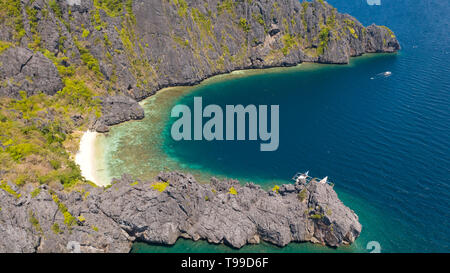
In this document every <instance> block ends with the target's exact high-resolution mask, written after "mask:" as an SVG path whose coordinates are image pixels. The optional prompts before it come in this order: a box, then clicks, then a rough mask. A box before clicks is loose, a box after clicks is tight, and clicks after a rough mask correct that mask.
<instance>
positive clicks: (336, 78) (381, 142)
mask: <svg viewBox="0 0 450 273" xmlns="http://www.w3.org/2000/svg"><path fill="white" fill-rule="evenodd" d="M329 2H330V3H331V4H333V5H335V6H336V7H337V8H338V10H341V11H343V12H348V13H350V14H352V15H354V16H355V17H356V18H358V19H359V20H360V21H362V22H363V24H365V25H369V24H371V23H372V22H375V23H378V24H384V25H389V26H390V27H391V28H392V29H393V31H394V32H395V33H396V35H397V36H398V37H399V39H400V42H401V45H402V51H401V52H400V53H399V54H397V55H376V56H363V57H359V58H355V59H352V60H351V62H350V64H349V65H344V66H335V65H315V64H302V65H300V66H299V67H294V68H289V69H270V70H267V71H258V72H252V71H246V72H240V71H239V72H234V73H232V74H231V75H228V76H218V77H215V78H213V79H210V80H207V81H205V82H204V83H202V84H201V85H199V86H196V87H193V88H182V87H177V88H171V89H167V90H164V91H162V92H159V93H157V94H156V95H155V96H153V97H150V98H148V99H146V100H145V101H143V102H142V105H143V107H144V108H145V112H146V118H145V119H144V120H142V121H136V122H128V123H125V124H120V125H118V126H115V127H113V128H112V130H111V132H110V133H109V134H108V135H106V136H101V137H100V138H98V140H97V141H98V142H99V145H98V147H101V150H102V152H100V153H99V159H104V160H101V161H103V162H104V164H101V165H102V166H99V167H98V169H99V172H101V173H103V174H104V176H105V177H107V178H110V177H117V176H120V175H121V174H122V173H130V174H132V175H134V176H136V177H139V178H143V179H150V178H152V177H153V176H154V175H156V174H157V173H158V172H159V171H164V170H173V169H176V170H180V171H186V172H191V173H193V174H194V175H195V176H196V177H197V179H198V180H200V181H204V182H207V181H208V180H209V178H210V177H211V176H212V175H214V176H219V177H228V178H237V179H239V180H240V181H241V182H243V183H245V182H246V181H253V182H255V183H258V184H260V185H262V186H263V187H265V188H271V187H273V186H274V185H275V184H281V183H283V182H284V183H285V182H288V181H289V179H290V178H291V177H292V175H293V174H294V173H296V172H297V171H306V170H310V174H311V175H313V176H317V177H324V176H329V177H330V179H331V180H332V181H333V182H335V184H336V186H335V189H336V191H337V192H338V195H339V198H340V199H341V200H342V201H343V202H344V203H345V204H346V205H347V206H349V207H350V208H352V209H353V210H354V211H355V212H356V213H357V214H358V215H359V217H360V222H361V224H362V225H363V230H362V233H361V237H360V238H358V239H357V240H356V241H355V243H354V244H353V245H351V246H348V247H342V248H339V249H337V250H335V249H330V248H325V247H321V246H316V245H311V244H289V245H288V246H286V247H284V248H278V247H275V246H272V245H270V244H266V243H263V244H260V245H251V246H246V247H244V248H242V249H240V250H234V249H231V248H229V247H227V246H224V245H211V244H208V243H207V242H204V241H198V242H193V241H190V240H184V239H179V240H178V241H177V243H176V244H175V245H174V246H158V245H148V244H143V243H137V244H135V245H134V247H133V251H135V252H336V251H338V252H354V251H357V252H369V250H368V249H366V247H367V245H368V243H369V242H371V241H376V242H379V244H380V246H381V252H436V251H442V252H449V251H450V234H449V230H450V223H449V221H448V219H450V215H449V213H448V204H449V203H450V177H449V173H450V169H449V166H450V157H449V155H450V144H449V141H448V135H450V113H449V111H448V105H449V102H450V76H449V75H450V71H449V67H448V63H449V62H450V54H449V53H448V52H450V49H449V47H448V45H449V44H450V40H449V39H450V37H449V36H448V33H446V32H445V31H444V30H445V29H446V28H445V27H443V26H445V25H448V24H449V17H448V16H447V14H448V12H450V11H449V10H448V8H449V7H448V5H443V4H440V3H441V2H438V1H432V2H433V5H428V4H426V3H424V2H423V1H412V2H411V1H403V0H402V1H384V2H383V3H382V5H381V6H368V5H366V4H365V3H363V2H364V1H358V2H357V1H338V0H336V1H329ZM424 10H426V12H425V13H424V12H423V11H424ZM424 22H426V23H424ZM424 37H427V38H426V39H425V38H424ZM386 71H390V72H392V75H391V76H390V77H387V78H385V77H379V78H378V77H375V76H376V75H378V74H380V73H383V72H386ZM371 78H375V79H373V80H372V79H371ZM194 96H202V98H203V101H204V103H205V104H218V105H221V106H224V105H227V104H231V105H236V104H243V105H246V104H265V105H274V104H276V105H280V141H279V144H280V145H279V148H278V150H277V151H276V152H271V153H269V154H264V153H261V152H260V151H259V149H258V143H254V142H245V141H244V142H238V143H226V142H223V143H220V145H217V143H214V142H208V141H195V142H193V141H192V142H183V141H181V142H176V141H173V140H172V139H171V137H170V128H171V126H172V123H171V122H170V109H171V108H172V107H173V106H174V105H176V104H180V103H181V104H185V105H189V106H192V102H193V97H194ZM285 117H292V118H289V119H285ZM287 124H295V126H288V125H287Z"/></svg>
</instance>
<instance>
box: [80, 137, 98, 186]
mask: <svg viewBox="0 0 450 273" xmlns="http://www.w3.org/2000/svg"><path fill="white" fill-rule="evenodd" d="M96 136H97V133H96V132H92V131H86V132H85V133H84V134H83V136H82V137H81V141H80V149H79V150H78V153H77V154H76V156H75V162H76V163H77V164H78V165H80V169H81V174H82V175H83V176H84V177H85V178H86V179H87V180H90V181H92V182H94V183H95V184H96V185H98V186H104V185H103V184H102V183H101V182H100V181H99V180H98V179H96V176H95V172H96V169H95V138H96Z"/></svg>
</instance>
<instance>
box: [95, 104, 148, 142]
mask: <svg viewBox="0 0 450 273" xmlns="http://www.w3.org/2000/svg"><path fill="white" fill-rule="evenodd" d="M101 105H102V116H101V117H100V118H98V119H97V120H96V121H95V122H94V124H93V125H92V128H91V129H93V130H95V131H97V132H99V133H106V132H108V131H109V127H108V126H111V125H116V124H119V123H122V122H125V121H128V120H139V119H143V118H144V109H142V107H141V106H140V105H139V103H137V102H136V101H135V100H133V99H132V98H130V97H126V96H110V97H104V98H102V99H101Z"/></svg>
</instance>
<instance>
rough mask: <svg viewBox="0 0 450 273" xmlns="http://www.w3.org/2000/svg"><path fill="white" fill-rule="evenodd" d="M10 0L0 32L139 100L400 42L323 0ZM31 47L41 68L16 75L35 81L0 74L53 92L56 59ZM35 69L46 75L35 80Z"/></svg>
mask: <svg viewBox="0 0 450 273" xmlns="http://www.w3.org/2000/svg"><path fill="white" fill-rule="evenodd" d="M12 2H14V3H13V4H14V5H16V6H18V8H22V9H23V11H19V12H17V14H16V15H15V16H16V17H15V18H9V20H13V19H17V18H20V19H22V20H23V22H24V23H23V25H16V26H13V25H11V24H9V23H8V17H5V19H4V20H3V21H1V20H0V22H1V23H0V30H1V31H0V33H1V34H0V40H3V41H11V42H13V43H14V44H18V46H21V47H23V48H25V47H27V46H28V45H31V46H34V48H35V49H36V50H38V51H43V52H47V53H49V54H47V55H46V56H51V55H52V54H53V55H54V56H55V57H58V58H64V60H63V62H62V63H59V64H58V65H60V66H62V67H69V66H77V65H83V64H86V65H87V66H88V67H89V69H91V70H93V71H95V73H97V75H99V76H101V77H102V78H103V79H102V84H103V88H104V89H106V90H110V91H109V93H111V92H112V93H115V94H122V95H126V96H129V97H131V98H133V99H135V100H138V101H139V100H141V99H143V98H146V97H148V96H150V95H152V94H154V93H155V92H156V91H157V90H159V89H161V88H163V87H166V86H175V85H192V84H195V83H198V82H200V81H201V80H203V79H205V78H207V77H210V76H213V75H216V74H220V73H226V72H230V71H233V70H237V69H246V68H264V67H274V66H290V65H296V64H298V63H301V62H321V63H339V64H343V63H348V61H349V58H350V57H352V56H359V55H362V54H364V53H369V52H395V51H397V50H398V49H399V48H400V46H399V43H398V41H397V40H396V38H395V36H394V34H393V33H392V31H390V30H389V29H388V28H386V27H380V26H375V25H372V26H369V27H367V28H365V27H363V26H362V25H361V24H360V23H359V22H358V21H357V20H356V19H355V18H353V17H351V16H350V15H347V14H341V13H339V12H337V10H336V9H334V8H333V7H332V6H330V5H329V4H328V3H326V2H324V1H323V0H319V1H313V2H303V3H300V2H299V1H297V0H284V1H274V0H260V1H231V0H222V1H219V0H206V1H194V0H177V1H175V0H170V1H169V0H119V1H106V0H102V1H100V0H95V1H93V0H83V1H67V0H56V1H54V2H52V3H49V2H48V1H44V0H34V1H22V2H21V1H19V0H13V1H12ZM13 4H11V5H13ZM13 11H14V10H13ZM13 11H12V12H11V11H10V12H9V13H13V14H14V12H13ZM9 13H8V16H10V14H9ZM17 37H20V38H17ZM22 51H23V49H22ZM16 54H17V50H16V51H12V50H8V51H5V52H3V54H2V55H5V57H3V58H6V59H7V60H10V59H12V58H14V56H15V55H16ZM35 54H39V53H35ZM38 56H39V58H34V60H33V61H34V62H36V63H39V64H41V65H40V66H42V67H43V70H42V69H40V71H41V73H40V74H35V73H34V72H31V71H30V72H27V73H25V75H24V76H25V77H26V76H30V75H31V78H32V80H33V82H35V84H31V83H24V80H23V79H22V78H21V77H22V76H21V75H18V79H15V76H16V75H17V74H15V73H16V72H14V73H12V72H8V71H11V70H12V68H10V67H9V66H11V64H10V62H9V61H6V62H2V66H0V81H2V82H3V83H5V82H6V81H9V82H13V81H14V82H21V85H22V86H23V87H24V88H25V89H26V91H27V92H28V93H29V94H34V93H36V92H39V91H42V92H46V93H48V94H52V93H54V92H55V91H56V90H57V89H58V88H60V87H61V83H60V81H59V80H58V79H57V75H56V73H55V69H54V68H53V67H51V65H49V64H48V63H49V61H48V60H44V58H45V57H43V56H42V55H38ZM25 59H27V58H25ZM23 63H24V62H23V61H22V62H20V64H23ZM15 70H17V69H15ZM15 70H14V71H15ZM5 71H6V72H5ZM33 71H34V70H33ZM42 76H45V77H47V78H49V80H48V82H40V81H43V80H39V79H41V78H45V77H42ZM41 83H42V84H44V83H47V84H45V85H41ZM12 86H13V84H6V86H5V84H3V85H2V86H0V94H4V95H8V96H17V90H19V89H20V88H16V87H14V88H13V87H12ZM102 124H105V122H102ZM100 128H101V130H100V131H104V130H105V126H100Z"/></svg>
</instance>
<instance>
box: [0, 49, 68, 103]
mask: <svg viewBox="0 0 450 273" xmlns="http://www.w3.org/2000/svg"><path fill="white" fill-rule="evenodd" d="M62 87H63V84H62V81H61V78H60V76H59V73H58V70H57V69H56V67H55V65H54V64H53V63H52V62H51V61H50V60H49V59H47V58H46V57H45V56H44V55H42V53H40V52H33V51H31V50H29V49H26V48H22V47H10V48H8V49H7V50H5V51H4V52H3V53H1V54H0V96H7V97H12V98H20V94H19V91H25V92H26V94H27V95H28V96H31V95H35V94H38V93H45V94H48V95H53V94H55V93H56V92H57V91H59V90H61V88H62Z"/></svg>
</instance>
